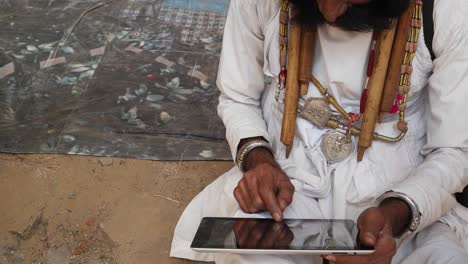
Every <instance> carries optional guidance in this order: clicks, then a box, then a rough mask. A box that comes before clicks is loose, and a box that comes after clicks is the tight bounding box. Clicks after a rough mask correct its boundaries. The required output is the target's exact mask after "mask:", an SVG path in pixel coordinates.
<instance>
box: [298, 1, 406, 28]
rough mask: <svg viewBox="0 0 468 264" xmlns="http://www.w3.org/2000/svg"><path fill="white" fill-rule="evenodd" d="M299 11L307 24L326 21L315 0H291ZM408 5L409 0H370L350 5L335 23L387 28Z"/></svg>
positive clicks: (337, 24)
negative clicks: (365, 2)
mask: <svg viewBox="0 0 468 264" xmlns="http://www.w3.org/2000/svg"><path fill="white" fill-rule="evenodd" d="M291 2H292V3H293V4H294V6H295V7H296V9H297V10H298V11H299V20H300V21H301V23H303V24H307V25H321V24H324V23H326V21H325V19H324V18H323V16H322V14H321V13H320V10H319V8H318V4H317V0H291ZM408 5H409V0H371V1H370V2H369V3H367V4H360V5H352V6H350V7H348V10H347V11H346V13H344V14H343V15H341V16H340V17H338V18H337V19H336V21H335V25H336V26H338V27H340V28H342V29H345V30H351V31H371V30H383V29H387V28H389V27H390V25H391V19H392V18H397V17H399V16H400V15H401V14H402V13H403V12H404V11H405V10H406V9H407V8H408Z"/></svg>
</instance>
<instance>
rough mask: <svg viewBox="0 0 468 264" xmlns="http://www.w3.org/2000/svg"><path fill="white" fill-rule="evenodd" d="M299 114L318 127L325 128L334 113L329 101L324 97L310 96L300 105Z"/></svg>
mask: <svg viewBox="0 0 468 264" xmlns="http://www.w3.org/2000/svg"><path fill="white" fill-rule="evenodd" d="M299 115H300V116H301V117H302V118H304V119H306V120H308V121H309V122H311V123H312V124H313V125H314V126H316V127H318V128H324V127H325V126H326V125H327V122H328V120H330V117H331V115H332V111H331V109H330V106H329V105H328V103H327V102H326V101H325V100H324V99H322V98H309V99H307V101H306V102H305V104H304V105H303V106H300V107H299Z"/></svg>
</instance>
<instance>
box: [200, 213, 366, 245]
mask: <svg viewBox="0 0 468 264" xmlns="http://www.w3.org/2000/svg"><path fill="white" fill-rule="evenodd" d="M357 233H358V229H357V226H356V224H355V223H354V222H353V221H350V220H288V219H286V220H284V221H283V222H281V223H277V222H275V221H274V220H272V219H252V218H204V219H203V220H202V222H201V224H200V227H199V229H198V231H197V233H196V235H195V238H194V240H193V243H192V246H191V247H192V248H205V249H263V250H269V249H271V250H275V249H276V250H277V249H281V250H359V248H358V246H357V243H356V238H357Z"/></svg>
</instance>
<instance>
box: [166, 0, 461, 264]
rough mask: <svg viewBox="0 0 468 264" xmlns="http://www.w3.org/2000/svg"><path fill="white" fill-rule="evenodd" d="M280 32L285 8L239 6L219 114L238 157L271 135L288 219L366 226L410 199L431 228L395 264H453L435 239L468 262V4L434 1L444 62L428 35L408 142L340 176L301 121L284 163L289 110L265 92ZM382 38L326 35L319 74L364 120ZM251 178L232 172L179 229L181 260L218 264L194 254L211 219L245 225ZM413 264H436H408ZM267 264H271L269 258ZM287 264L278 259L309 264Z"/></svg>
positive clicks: (248, 2)
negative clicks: (465, 201)
mask: <svg viewBox="0 0 468 264" xmlns="http://www.w3.org/2000/svg"><path fill="white" fill-rule="evenodd" d="M278 23H279V0H231V7H230V11H229V14H228V18H227V23H226V29H225V35H224V42H223V51H222V54H221V61H220V67H219V74H218V87H219V89H220V90H221V96H220V102H219V106H218V113H219V115H220V117H221V118H222V119H223V121H224V124H225V126H226V130H227V131H226V138H227V140H228V142H229V144H230V147H231V151H232V155H233V157H235V156H236V152H237V147H238V144H239V141H240V140H241V139H243V138H249V137H264V138H265V139H267V140H268V141H269V142H271V143H272V144H273V147H274V150H275V156H276V159H277V161H278V163H279V164H280V165H281V167H282V168H283V170H284V171H285V172H286V174H287V175H288V176H289V177H290V178H291V179H292V182H293V184H294V186H295V187H296V193H295V194H294V200H293V203H292V205H291V206H290V207H289V208H288V209H287V210H286V212H285V217H287V218H341V219H343V218H348V219H354V220H355V219H356V218H357V217H358V216H359V214H360V213H361V212H362V211H363V210H364V209H366V208H368V207H370V206H373V205H374V201H375V199H376V198H377V197H378V196H380V195H381V194H383V193H384V192H386V191H389V190H395V191H399V192H402V193H405V194H407V195H408V196H410V197H411V198H413V199H414V201H416V203H417V204H418V206H419V208H420V211H421V213H422V223H421V225H420V228H419V230H418V233H419V234H418V235H417V236H416V237H415V238H413V239H412V240H411V239H409V240H407V241H405V242H404V243H403V244H402V246H401V247H400V249H399V252H398V256H397V257H396V258H395V263H404V262H403V259H407V262H406V263H430V262H429V259H431V258H432V261H436V260H437V262H433V263H447V262H440V261H442V260H443V259H441V258H442V257H444V256H446V255H447V252H449V251H444V253H446V254H439V253H437V250H436V249H434V248H433V247H429V248H427V245H428V244H429V242H428V241H429V240H430V239H433V237H432V236H429V235H427V234H436V233H437V234H441V235H440V236H439V237H441V239H442V238H445V239H442V241H443V242H442V243H440V245H448V246H449V247H451V248H452V249H453V250H452V253H457V254H456V255H459V256H462V255H463V254H466V253H464V250H463V249H462V245H464V246H465V248H467V249H468V228H467V226H468V209H466V208H464V207H462V206H460V205H458V204H457V203H456V200H455V199H454V197H453V195H452V194H453V193H456V192H458V191H461V190H462V188H463V187H464V186H466V185H468V173H467V172H465V170H466V169H467V167H468V155H467V153H468V123H467V122H466V121H465V120H466V117H465V114H466V113H468V103H466V102H465V100H466V99H467V98H468V88H467V87H465V86H468V26H466V25H468V2H467V1H466V0H451V1H444V0H435V7H434V24H435V28H434V32H435V34H434V43H433V50H434V52H435V54H436V57H437V58H436V59H435V60H434V61H432V60H431V58H430V55H429V51H428V49H427V47H426V45H425V43H424V38H423V36H422V35H421V38H420V41H419V49H418V51H417V53H416V56H415V59H414V63H413V67H414V72H413V78H412V87H411V92H410V99H409V109H408V111H407V120H408V122H409V132H408V134H407V136H406V137H405V138H404V139H403V140H402V141H401V142H399V143H395V144H388V143H382V142H378V141H375V142H374V143H373V145H372V147H371V148H370V149H369V150H368V151H367V152H366V155H365V158H364V160H363V161H362V162H357V161H356V159H357V158H356V154H354V155H352V156H351V157H350V158H348V159H347V160H345V161H343V162H340V163H338V164H334V165H332V166H330V165H328V164H327V163H326V161H325V158H324V156H323V154H322V153H321V151H320V149H319V147H318V143H319V138H320V136H321V135H322V134H323V133H325V132H326V130H320V129H318V128H316V127H314V126H313V125H312V124H310V123H308V122H307V121H305V120H302V119H298V121H297V125H298V126H297V133H296V138H295V143H294V146H293V151H292V153H291V157H290V158H289V159H285V147H284V146H283V145H282V144H281V142H280V133H281V118H282V109H283V104H282V103H281V100H280V103H278V102H276V101H275V99H274V96H275V92H276V87H277V84H276V81H273V83H272V85H271V86H270V87H265V85H264V83H265V80H264V76H265V75H266V76H271V77H275V76H276V75H277V74H278V72H279V70H280V66H279V33H278V28H279V26H278ZM421 34H423V33H421ZM371 35H372V33H369V32H367V33H357V32H347V31H343V30H341V29H339V28H336V27H332V26H329V25H323V26H320V27H319V30H318V41H317V45H316V51H315V59H314V67H313V73H314V75H315V76H316V77H317V79H319V80H320V81H321V82H322V83H323V84H324V85H325V86H326V87H327V88H328V89H329V91H330V92H331V94H333V95H334V97H335V98H336V99H337V100H338V102H339V103H340V104H341V105H342V106H344V108H345V109H346V110H348V111H352V112H358V111H359V101H360V95H361V92H362V87H363V85H364V81H365V68H366V63H367V59H368V55H369V48H370V43H371ZM308 97H320V94H319V93H318V91H317V89H316V88H315V87H314V86H313V85H312V84H311V85H310V87H309V93H308V94H307V96H305V97H304V98H302V99H306V98H308ZM396 120H397V117H395V116H390V115H388V116H387V117H386V118H385V122H383V123H382V124H379V125H378V126H377V132H379V133H382V134H385V135H397V134H398V130H397V129H396V127H395V123H396ZM241 177H242V173H241V172H240V171H239V170H238V169H237V168H233V169H232V170H231V171H229V172H228V173H226V174H225V175H222V176H221V177H220V178H218V179H217V180H216V181H215V182H214V183H212V184H211V185H210V186H208V187H207V188H206V189H205V190H204V191H202V193H200V194H199V195H198V196H197V197H196V198H195V199H194V200H193V201H192V203H191V204H190V205H189V206H188V207H187V209H186V210H185V212H184V214H183V215H182V217H181V219H180V221H179V223H178V225H177V228H176V230H175V234H174V240H173V244H172V250H171V255H172V256H174V257H181V258H191V259H196V260H214V258H215V256H214V255H211V254H199V253H195V252H193V251H191V250H190V248H189V246H190V243H191V240H192V238H193V236H194V235H195V231H196V228H197V227H198V224H199V222H200V219H201V218H202V217H205V216H245V215H244V214H243V213H242V212H241V210H240V208H239V206H238V205H237V202H236V201H235V199H234V197H233V194H232V192H233V189H234V188H235V187H236V185H237V182H238V181H239V180H240V179H241ZM257 216H264V217H268V214H258V215H257ZM434 223H436V224H434ZM430 244H431V245H432V246H434V245H439V244H438V243H435V242H433V241H431V242H430ZM217 257H218V260H219V262H220V263H239V262H241V263H249V262H250V261H253V259H252V258H254V257H252V256H232V255H219V256H217ZM437 257H439V258H437ZM463 257H465V258H468V255H465V256H463ZM259 258H260V259H259ZM411 258H415V259H413V260H416V259H417V260H422V259H425V258H427V259H426V260H427V261H426V262H419V261H418V262H409V260H411ZM261 259H262V258H261V257H259V256H256V257H255V263H257V262H258V263H262V260H261ZM263 259H264V261H265V263H271V261H272V260H271V259H270V260H269V258H268V257H267V256H263ZM288 259H289V257H284V258H277V259H276V260H277V261H278V263H283V262H284V263H299V262H301V260H299V259H293V260H291V259H289V260H288ZM303 259H304V260H307V261H309V260H310V259H309V258H307V257H304V258H303ZM462 259H463V258H462ZM267 260H268V261H269V262H268V261H267ZM455 260H457V259H455ZM281 261H283V262H281ZM288 261H290V262H288ZM309 263H310V262H309ZM453 263H461V262H453Z"/></svg>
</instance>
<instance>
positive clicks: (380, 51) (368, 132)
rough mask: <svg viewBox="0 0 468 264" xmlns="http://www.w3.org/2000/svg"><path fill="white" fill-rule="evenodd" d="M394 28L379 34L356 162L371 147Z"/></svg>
mask: <svg viewBox="0 0 468 264" xmlns="http://www.w3.org/2000/svg"><path fill="white" fill-rule="evenodd" d="M395 31H396V26H393V27H392V28H391V29H388V30H384V31H382V32H381V33H380V37H379V41H378V43H377V49H376V55H377V56H376V60H375V66H374V67H375V68H374V74H373V75H372V77H371V78H370V80H369V93H368V97H367V103H366V107H365V112H364V115H363V117H362V126H361V134H360V135H359V143H358V161H361V160H362V159H363V158H364V152H365V151H366V149H367V148H369V147H370V146H371V145H372V140H373V135H374V131H375V125H376V122H377V117H378V114H379V112H380V103H381V99H382V94H383V89H384V85H385V77H386V76H387V70H388V64H389V61H390V55H391V50H392V45H393V40H394V38H395Z"/></svg>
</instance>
